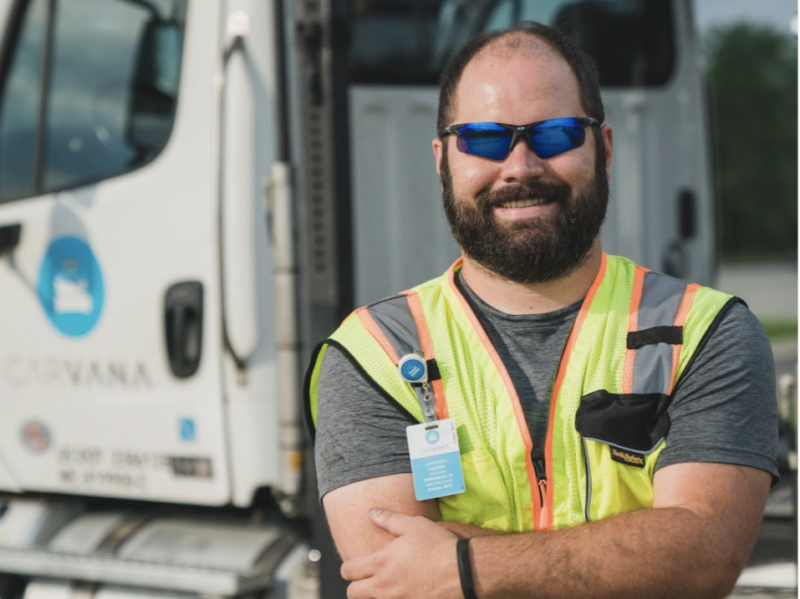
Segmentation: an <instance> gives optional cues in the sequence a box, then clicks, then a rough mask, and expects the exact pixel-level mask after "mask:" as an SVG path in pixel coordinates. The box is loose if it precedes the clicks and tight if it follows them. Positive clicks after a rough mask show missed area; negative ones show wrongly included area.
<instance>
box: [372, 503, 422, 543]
mask: <svg viewBox="0 0 800 599" xmlns="http://www.w3.org/2000/svg"><path fill="white" fill-rule="evenodd" d="M369 517H370V518H371V519H372V522H373V523H374V524H375V526H377V527H379V528H382V529H383V530H385V531H386V532H389V533H391V534H393V535H394V536H396V537H399V536H400V535H403V534H405V533H406V532H408V528H409V526H411V524H412V522H414V521H415V520H417V519H418V517H416V516H406V515H405V514H399V513H397V512H393V511H392V510H382V509H380V508H372V509H371V510H370V511H369Z"/></svg>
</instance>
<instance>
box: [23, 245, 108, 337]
mask: <svg viewBox="0 0 800 599" xmlns="http://www.w3.org/2000/svg"><path fill="white" fill-rule="evenodd" d="M37 292H38V294H39V300H40V301H41V302H42V307H43V308H44V311H45V313H46V314H47V317H48V318H49V319H50V322H52V323H53V325H54V326H55V327H56V328H57V329H58V330H59V331H61V332H62V333H64V334H65V335H68V336H70V337H80V336H82V335H85V334H86V333H88V332H89V331H91V330H92V329H93V328H94V326H95V325H96V324H97V321H98V319H99V318H100V312H101V311H102V310H103V297H104V288H103V275H102V273H101V272H100V265H99V264H98V263H97V258H95V256H94V253H93V252H92V249H91V248H90V247H89V245H88V244H87V243H86V242H85V241H84V240H83V239H79V238H78V237H70V236H67V237H59V238H58V239H55V240H54V241H53V242H52V243H51V244H50V247H48V248H47V252H46V253H45V255H44V260H42V268H41V270H40V271H39V286H38V289H37Z"/></svg>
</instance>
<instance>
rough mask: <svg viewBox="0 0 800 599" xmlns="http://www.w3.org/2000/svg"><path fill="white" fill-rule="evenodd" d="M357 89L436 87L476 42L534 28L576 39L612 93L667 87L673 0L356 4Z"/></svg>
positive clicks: (353, 68)
mask: <svg viewBox="0 0 800 599" xmlns="http://www.w3.org/2000/svg"><path fill="white" fill-rule="evenodd" d="M350 11H351V17H352V20H351V27H352V29H351V38H350V39H351V48H350V75H351V81H352V82H353V83H358V84H380V85H386V84H395V85H398V84H409V85H435V84H436V83H438V77H439V73H440V71H441V69H442V68H443V66H444V63H445V61H446V60H447V57H448V56H449V55H450V54H451V53H452V52H453V51H454V50H455V49H456V48H457V47H458V46H459V45H460V44H461V43H463V42H464V41H466V39H467V38H468V37H470V36H471V35H474V34H475V33H479V32H482V31H493V30H496V29H504V28H506V27H508V26H510V25H512V24H513V23H516V22H519V21H524V20H534V21H540V22H542V23H546V24H548V25H556V26H559V27H560V28H561V29H562V30H564V31H566V32H567V33H570V34H572V35H574V36H575V37H576V38H577V39H578V41H579V42H580V43H581V44H582V45H583V47H584V49H585V50H586V51H588V52H589V54H591V55H592V56H593V57H594V59H595V61H596V62H597V65H598V68H599V70H600V84H601V85H603V86H605V87H632V86H661V85H664V84H666V83H667V81H668V80H669V79H670V77H671V75H672V71H673V69H674V65H675V48H674V42H673V40H674V34H673V24H672V13H671V9H670V0H583V1H576V0H473V1H471V2H464V1H462V0H351V4H350Z"/></svg>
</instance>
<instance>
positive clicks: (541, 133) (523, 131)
mask: <svg viewBox="0 0 800 599" xmlns="http://www.w3.org/2000/svg"><path fill="white" fill-rule="evenodd" d="M590 125H597V126H598V127H599V126H600V121H598V120H597V119H593V118H590V117H567V118H561V119H548V120H546V121H539V122H537V123H531V124H530V125H504V124H503V123H462V124H460V125H450V126H449V127H446V128H445V129H444V130H443V131H442V135H441V137H444V136H445V135H449V134H453V135H456V136H458V139H457V140H456V147H457V148H458V150H459V151H460V152H463V153H464V154H471V155H473V156H480V157H481V158H488V159H490V160H505V159H506V158H507V157H508V155H509V154H510V153H511V149H512V148H513V147H514V144H515V143H516V142H517V139H518V138H519V137H520V136H523V138H524V139H525V141H527V142H528V147H530V149H531V150H533V151H534V153H535V154H536V155H537V156H538V157H539V158H552V157H553V156H557V155H559V154H563V153H564V152H566V151H568V150H572V149H574V148H577V147H580V146H582V145H583V142H584V141H586V131H585V129H586V127H589V126H590Z"/></svg>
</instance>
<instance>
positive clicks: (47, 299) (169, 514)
mask: <svg viewBox="0 0 800 599" xmlns="http://www.w3.org/2000/svg"><path fill="white" fill-rule="evenodd" d="M691 12H692V8H691V5H690V2H689V1H688V0H547V1H544V0H535V1H534V0H471V1H470V2H467V1H466V0H296V1H292V0H3V1H1V2H0V23H2V36H3V37H2V42H1V43H0V294H1V295H0V297H1V298H2V301H1V302H0V339H1V340H2V341H1V342H0V506H1V507H0V597H2V599H20V598H23V599H67V598H72V597H76V596H81V597H86V598H89V597H96V598H97V599H132V598H134V597H160V598H188V597H239V596H248V597H263V598H267V597H272V598H282V597H286V598H292V599H306V598H311V597H314V598H316V597H323V598H327V597H331V598H332V597H342V596H343V593H344V591H343V589H344V584H343V582H342V581H341V580H340V578H339V576H338V565H337V557H336V554H335V550H334V548H333V546H332V544H331V541H330V539H329V537H327V528H326V525H325V521H324V515H323V514H322V512H321V510H320V504H319V498H318V497H317V491H316V487H315V482H314V474H313V452H312V450H311V448H310V444H309V441H308V439H307V437H306V435H305V433H304V428H303V425H302V422H301V415H300V414H301V386H302V377H303V371H304V368H305V364H306V362H307V360H308V358H309V355H310V352H311V349H312V348H313V346H314V344H315V343H316V342H317V341H318V340H320V339H322V338H324V337H325V336H327V334H329V333H330V332H331V331H332V330H333V329H334V328H335V327H336V326H337V324H338V322H339V321H340V320H341V319H342V318H343V317H344V316H345V315H346V314H347V313H348V312H349V311H350V310H352V309H353V308H354V307H356V306H358V305H362V304H365V303H368V302H372V301H375V300H378V299H380V298H381V297H384V296H388V295H390V294H392V293H394V292H396V291H398V290H400V289H403V288H407V287H409V286H412V285H414V284H416V283H419V282H421V281H423V280H426V279H427V278H430V277H433V276H436V275H437V274H440V273H441V272H443V271H444V270H445V269H446V268H447V266H448V265H449V264H450V263H451V262H452V261H453V260H455V259H456V258H457V257H458V254H459V251H458V248H457V246H456V245H455V243H454V242H453V241H452V238H451V236H450V233H449V229H448V226H447V223H446V220H445V218H444V215H443V211H442V208H441V200H440V187H439V181H438V178H437V175H436V172H435V169H434V162H433V157H432V154H431V153H430V151H429V149H428V148H430V141H431V139H432V138H433V137H435V135H436V128H435V121H436V108H437V97H438V92H437V88H436V82H437V77H438V75H439V73H440V71H441V69H442V67H443V64H444V62H445V60H446V59H447V57H448V56H449V55H450V54H451V52H452V51H453V50H454V49H455V48H456V47H457V46H458V44H460V43H461V42H463V41H464V40H465V39H467V37H468V36H470V35H471V34H474V33H477V32H480V31H488V30H492V29H496V28H502V27H506V26H508V25H510V24H512V23H514V22H517V21H521V20H526V19H534V20H538V21H542V22H545V23H550V24H555V25H558V26H560V27H562V28H564V29H565V30H566V31H568V32H569V33H571V34H573V35H575V36H576V37H577V39H578V40H579V41H580V43H581V44H583V46H584V47H585V48H586V49H587V50H588V51H589V52H590V53H591V54H592V55H593V57H594V58H595V60H596V61H597V63H598V66H599V70H600V74H601V84H602V88H603V99H604V101H605V105H606V109H607V116H608V118H607V122H608V123H610V124H611V125H612V126H613V127H614V132H615V133H614V140H615V152H614V164H613V168H612V184H611V189H612V198H611V208H610V212H609V216H608V219H607V221H606V223H605V224H604V226H603V232H602V235H603V239H604V246H605V248H606V249H607V250H608V251H609V252H613V253H620V254H624V255H626V256H629V257H631V258H633V259H635V260H637V261H638V262H640V263H642V264H644V265H646V266H648V267H650V268H653V269H656V270H661V271H665V272H668V273H670V274H673V275H676V276H680V277H683V278H686V279H689V280H692V281H696V282H699V283H710V282H711V281H712V278H713V273H714V256H715V241H714V240H715V234H714V212H715V204H714V200H713V192H712V178H711V167H710V152H709V148H710V145H711V144H710V142H709V133H708V117H707V113H706V109H707V106H706V101H705V98H706V95H705V94H706V92H705V89H704V80H703V75H702V69H701V65H700V58H699V56H700V54H699V51H698V41H697V39H696V37H695V34H694V28H693V25H692V14H691Z"/></svg>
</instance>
